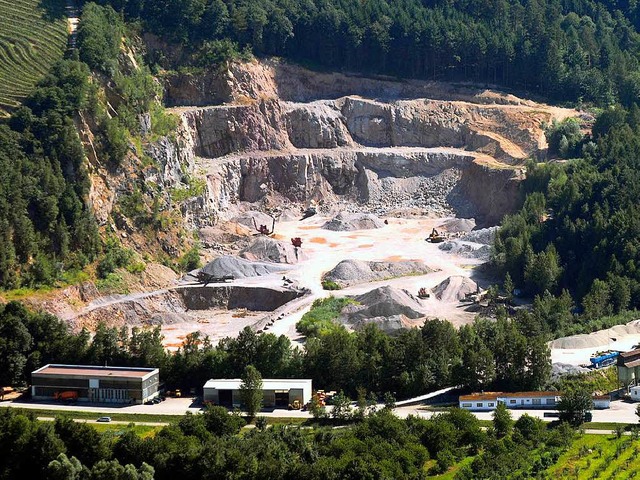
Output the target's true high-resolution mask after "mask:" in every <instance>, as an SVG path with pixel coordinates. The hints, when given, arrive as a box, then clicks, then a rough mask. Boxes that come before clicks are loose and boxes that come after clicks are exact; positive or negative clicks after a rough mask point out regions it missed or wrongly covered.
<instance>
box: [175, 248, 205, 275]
mask: <svg viewBox="0 0 640 480" xmlns="http://www.w3.org/2000/svg"><path fill="white" fill-rule="evenodd" d="M201 266H202V262H201V261H200V247H199V246H198V245H194V246H193V247H191V249H189V251H188V252H187V253H185V254H184V255H183V256H182V258H180V268H181V269H182V270H183V271H185V272H190V271H191V270H195V269H196V268H200V267H201Z"/></svg>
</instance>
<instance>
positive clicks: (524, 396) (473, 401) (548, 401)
mask: <svg viewBox="0 0 640 480" xmlns="http://www.w3.org/2000/svg"><path fill="white" fill-rule="evenodd" d="M458 400H459V405H460V408H464V409H465V410H471V411H475V412H480V411H490V410H495V408H496V407H497V406H498V403H500V402H502V403H504V404H505V405H506V406H507V408H527V409H529V408H546V409H555V407H556V404H557V403H558V401H559V400H560V392H515V393H503V392H488V393H472V394H471V395H461V396H460V398H459V399H458Z"/></svg>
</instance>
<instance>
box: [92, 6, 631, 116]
mask: <svg viewBox="0 0 640 480" xmlns="http://www.w3.org/2000/svg"><path fill="white" fill-rule="evenodd" d="M99 3H101V4H103V5H106V4H108V5H111V6H112V7H113V8H114V9H115V10H116V11H118V12H121V13H122V14H123V15H124V17H125V18H126V19H127V20H128V21H129V22H133V23H137V24H138V25H140V26H141V28H142V29H143V30H144V31H145V32H151V33H154V34H156V35H157V36H159V37H161V38H162V39H164V40H168V41H170V42H172V43H173V44H175V45H180V46H181V47H183V48H184V49H185V50H186V51H187V52H188V53H189V55H188V58H187V57H185V58H184V59H183V60H182V61H184V62H185V63H186V62H190V63H191V65H192V66H196V67H209V66H211V65H212V64H215V63H221V62H222V61H224V60H225V59H227V58H230V57H233V56H237V55H239V54H241V53H242V52H244V51H247V50H248V51H249V52H253V53H254V54H256V55H276V56H282V57H285V58H289V59H292V60H294V61H297V62H301V63H304V64H307V65H311V66H317V67H318V68H324V69H330V70H347V71H355V72H364V73H371V74H384V75H393V76H397V77H402V78H423V79H437V80H445V81H473V82H481V83H488V84H497V85H501V86H503V87H508V88H513V89H517V90H521V91H524V92H533V93H538V94H541V95H542V96H544V97H545V98H547V99H548V100H553V101H559V102H582V101H585V102H593V103H597V104H602V105H608V104H610V103H612V102H615V101H616V100H617V99H620V100H621V101H622V102H625V103H626V104H628V105H630V104H631V103H630V102H633V100H634V99H635V98H636V97H637V94H638V92H640V70H639V63H638V47H639V46H640V43H639V37H638V33H637V29H638V27H639V26H640V16H639V12H638V6H637V5H636V4H635V3H634V2H612V1H608V0H607V1H595V0H574V1H571V2H567V1H562V0H517V1H512V2H507V1H506V0H496V1H491V2H490V1H480V2H467V1H451V2H449V1H441V0H429V1H423V0H401V1H396V0H394V1H392V0H368V1H366V2H359V1H353V0H322V1H319V0H224V1H223V0H153V1H151V0H147V1H145V0H100V1H99ZM155 60H156V61H157V62H158V63H159V64H160V65H161V66H162V67H164V68H179V67H182V68H184V67H186V66H187V65H186V64H184V63H183V64H182V65H171V64H169V63H167V61H166V58H164V57H162V56H160V57H158V58H156V59H155Z"/></svg>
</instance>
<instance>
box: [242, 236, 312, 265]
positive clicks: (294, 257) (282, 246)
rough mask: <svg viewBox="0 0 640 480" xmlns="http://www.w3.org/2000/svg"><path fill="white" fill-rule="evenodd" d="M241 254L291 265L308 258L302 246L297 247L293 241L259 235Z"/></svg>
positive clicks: (252, 258)
mask: <svg viewBox="0 0 640 480" xmlns="http://www.w3.org/2000/svg"><path fill="white" fill-rule="evenodd" d="M240 256H241V257H242V258H246V259H247V260H251V261H253V262H255V261H265V262H274V263H288V264H290V265H293V264H295V263H298V262H300V261H302V260H306V259H307V256H306V255H305V254H304V253H303V251H302V248H298V249H296V248H295V247H294V246H293V245H292V244H291V242H283V241H280V240H275V239H273V238H270V237H265V236H259V237H257V238H256V239H255V240H254V241H253V243H252V244H251V245H249V246H248V247H247V248H245V249H244V250H242V251H241V252H240Z"/></svg>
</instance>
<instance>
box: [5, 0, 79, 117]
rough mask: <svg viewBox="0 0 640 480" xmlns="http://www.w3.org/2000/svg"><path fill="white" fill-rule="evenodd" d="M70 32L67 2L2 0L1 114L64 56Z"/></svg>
mask: <svg viewBox="0 0 640 480" xmlns="http://www.w3.org/2000/svg"><path fill="white" fill-rule="evenodd" d="M67 35H68V34H67V19H66V16H65V7H64V2H56V1H51V0H45V1H42V0H0V117H4V116H6V115H7V114H8V112H9V111H10V110H11V109H13V108H15V107H16V106H17V105H19V104H20V102H21V101H22V100H23V99H24V98H25V97H26V96H27V95H28V94H29V93H30V92H31V90H32V89H33V88H34V86H35V85H36V83H37V82H38V81H39V80H40V79H41V78H42V77H44V76H45V75H46V74H47V72H48V71H49V70H50V69H51V67H52V66H53V64H54V63H55V62H56V61H58V60H60V59H61V58H62V56H63V54H64V51H65V48H66V46H67Z"/></svg>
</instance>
